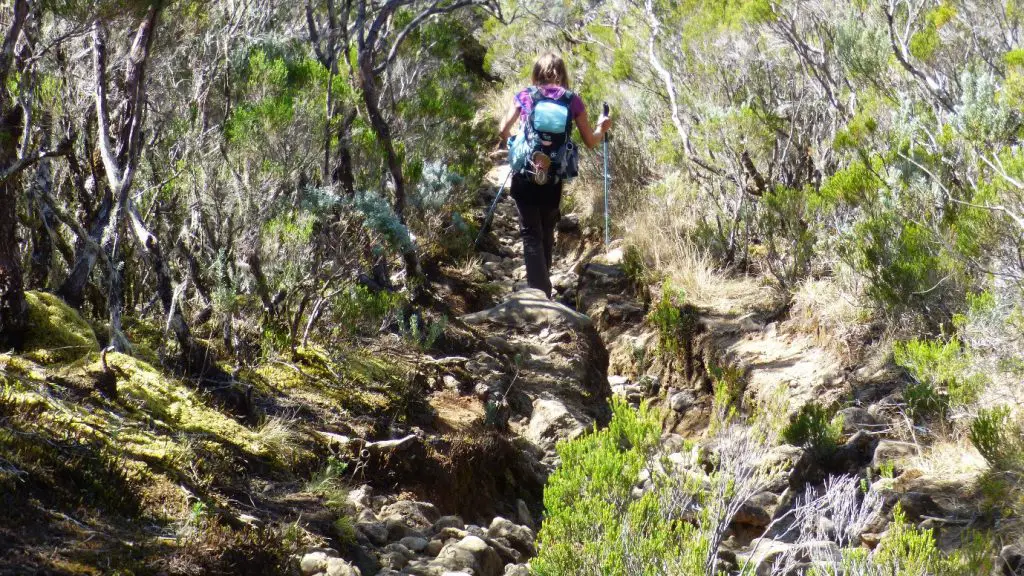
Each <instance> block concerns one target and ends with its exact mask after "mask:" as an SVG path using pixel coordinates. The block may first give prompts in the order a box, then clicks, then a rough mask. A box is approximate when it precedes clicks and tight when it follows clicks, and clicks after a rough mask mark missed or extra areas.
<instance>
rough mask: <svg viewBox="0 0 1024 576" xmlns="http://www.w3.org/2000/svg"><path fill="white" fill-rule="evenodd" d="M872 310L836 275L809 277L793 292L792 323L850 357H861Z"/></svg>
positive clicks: (820, 342) (836, 351)
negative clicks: (833, 276) (821, 277)
mask: <svg viewBox="0 0 1024 576" xmlns="http://www.w3.org/2000/svg"><path fill="white" fill-rule="evenodd" d="M871 322H872V317H871V312H870V309H869V308H866V307H864V306H862V305H861V304H860V298H859V296H858V295H857V294H856V293H855V292H854V291H853V290H851V289H848V288H846V287H844V285H843V283H842V282H841V281H839V280H836V279H834V278H827V279H822V280H816V279H808V280H806V281H804V282H803V283H802V284H800V286H799V287H798V288H797V291H796V294H794V295H793V308H792V310H791V313H790V326H791V327H792V328H795V329H796V330H798V331H800V332H804V333H806V334H809V335H811V336H813V337H814V338H815V342H816V343H817V344H818V345H819V346H821V347H823V348H825V349H827V350H829V351H831V352H834V353H836V354H838V355H840V356H842V357H844V358H846V359H851V358H854V357H857V356H858V355H859V354H860V352H861V349H860V343H861V342H863V340H864V336H865V335H866V334H867V332H868V331H869V329H870V325H871Z"/></svg>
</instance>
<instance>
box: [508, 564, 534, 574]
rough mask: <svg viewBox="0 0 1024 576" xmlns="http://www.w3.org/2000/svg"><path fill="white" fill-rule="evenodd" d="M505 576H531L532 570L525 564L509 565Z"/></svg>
mask: <svg viewBox="0 0 1024 576" xmlns="http://www.w3.org/2000/svg"><path fill="white" fill-rule="evenodd" d="M505 576H530V569H529V568H527V567H526V566H525V565H523V564H507V565H506V566H505Z"/></svg>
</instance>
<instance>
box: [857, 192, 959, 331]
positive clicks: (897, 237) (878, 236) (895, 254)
mask: <svg viewBox="0 0 1024 576" xmlns="http://www.w3.org/2000/svg"><path fill="white" fill-rule="evenodd" d="M841 248H842V250H843V251H844V252H845V253H846V254H847V256H849V257H850V258H851V260H852V262H851V263H852V264H853V266H854V269H855V270H857V271H858V272H860V273H861V274H863V275H864V276H866V277H867V278H868V279H869V280H870V285H869V286H868V288H867V294H868V296H869V297H870V298H871V299H872V300H874V301H875V302H876V303H877V304H878V305H879V306H880V307H881V308H882V309H883V310H888V311H897V312H898V311H903V310H907V309H923V308H926V307H927V304H928V303H929V302H932V301H938V300H940V299H941V297H942V296H943V295H944V292H943V290H942V286H943V283H942V282H940V280H942V279H943V270H944V266H943V261H942V259H941V257H940V254H939V252H938V250H937V248H936V247H935V243H934V242H933V238H932V235H931V233H930V232H929V231H928V230H927V229H925V228H924V227H922V226H921V225H919V224H915V223H913V222H906V221H904V220H903V219H902V218H901V217H899V216H898V215H896V214H895V213H892V212H885V213H883V214H880V215H878V216H874V217H871V218H868V219H866V220H864V221H862V222H860V223H858V224H857V226H856V228H855V230H854V234H853V236H852V238H851V239H850V242H849V243H844V244H843V245H842V246H841Z"/></svg>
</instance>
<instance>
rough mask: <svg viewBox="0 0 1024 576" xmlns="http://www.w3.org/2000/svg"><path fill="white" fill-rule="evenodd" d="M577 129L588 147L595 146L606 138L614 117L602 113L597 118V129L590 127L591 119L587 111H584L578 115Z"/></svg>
mask: <svg viewBox="0 0 1024 576" xmlns="http://www.w3.org/2000/svg"><path fill="white" fill-rule="evenodd" d="M575 120H576V129H577V130H579V132H580V138H582V139H583V143H584V144H586V145H587V148H593V147H595V146H597V145H598V144H600V143H601V142H602V141H603V140H604V135H605V134H607V133H608V131H609V130H610V129H611V127H612V119H611V118H608V117H606V116H604V115H603V114H602V115H601V117H600V118H598V119H597V130H592V129H591V128H590V120H588V119H587V113H586V112H584V113H582V114H580V115H579V116H576V118H575Z"/></svg>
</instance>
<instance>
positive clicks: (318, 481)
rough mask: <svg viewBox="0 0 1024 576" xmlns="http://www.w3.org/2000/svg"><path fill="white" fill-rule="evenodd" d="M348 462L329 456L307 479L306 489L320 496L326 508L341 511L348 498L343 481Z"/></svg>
mask: <svg viewBox="0 0 1024 576" xmlns="http://www.w3.org/2000/svg"><path fill="white" fill-rule="evenodd" d="M347 469H348V463H347V462H345V461H343V460H340V459H338V458H337V457H335V456H331V457H329V458H328V459H327V464H325V465H324V467H323V468H322V469H321V470H320V471H319V472H317V473H316V474H315V475H314V476H313V478H312V479H310V481H309V485H308V487H307V490H309V491H310V492H312V493H313V494H316V495H318V496H322V497H323V498H324V501H325V504H326V505H327V507H328V508H330V509H331V510H335V511H339V512H340V511H343V510H344V508H345V504H346V499H347V498H348V488H347V486H346V484H345V481H344V474H345V471H346V470H347Z"/></svg>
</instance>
